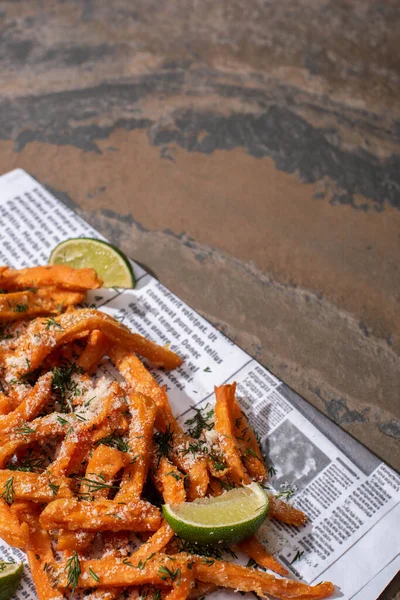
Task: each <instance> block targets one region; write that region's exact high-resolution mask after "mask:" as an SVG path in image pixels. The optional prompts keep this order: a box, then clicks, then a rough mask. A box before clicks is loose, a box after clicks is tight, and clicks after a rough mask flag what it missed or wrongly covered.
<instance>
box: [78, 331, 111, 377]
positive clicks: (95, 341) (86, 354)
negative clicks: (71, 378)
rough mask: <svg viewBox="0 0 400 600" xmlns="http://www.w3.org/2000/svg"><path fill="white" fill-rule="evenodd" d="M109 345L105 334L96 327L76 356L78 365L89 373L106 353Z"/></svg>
mask: <svg viewBox="0 0 400 600" xmlns="http://www.w3.org/2000/svg"><path fill="white" fill-rule="evenodd" d="M109 346H110V344H109V341H108V338H107V336H106V335H105V334H104V333H102V332H101V331H99V330H98V329H95V330H94V331H92V333H91V334H90V335H89V338H88V341H87V344H86V347H85V349H84V351H83V352H82V354H81V355H80V357H79V358H78V361H77V364H78V366H79V367H81V368H82V369H83V370H84V371H85V372H86V373H91V372H92V371H93V370H94V369H95V368H96V367H97V365H98V364H99V362H100V361H101V359H102V358H103V357H104V356H105V355H106V354H107V352H108V349H109Z"/></svg>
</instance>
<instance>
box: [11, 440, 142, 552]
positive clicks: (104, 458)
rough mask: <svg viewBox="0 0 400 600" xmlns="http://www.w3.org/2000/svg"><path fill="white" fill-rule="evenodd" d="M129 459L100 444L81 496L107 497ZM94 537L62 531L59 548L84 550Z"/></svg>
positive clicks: (87, 473) (81, 486) (88, 466)
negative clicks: (119, 472)
mask: <svg viewBox="0 0 400 600" xmlns="http://www.w3.org/2000/svg"><path fill="white" fill-rule="evenodd" d="M129 461H130V457H129V455H128V454H127V453H124V452H120V451H119V450H116V449H115V448H109V447H108V446H104V445H100V446H98V447H97V448H96V449H95V450H94V452H93V454H92V456H91V457H90V459H89V462H88V464H87V467H86V473H85V477H84V478H82V479H81V483H80V489H79V496H80V497H81V498H85V499H92V498H97V499H98V498H107V497H108V495H109V493H110V490H111V489H112V484H113V482H114V478H115V476H116V474H117V473H118V471H120V470H121V469H122V468H123V467H124V466H125V465H126V464H127V463H128V462H129ZM0 473H1V472H0ZM93 538H94V534H92V533H89V532H87V531H62V532H61V533H60V536H59V538H58V542H57V550H79V551H80V552H82V551H83V550H84V549H85V548H87V547H88V546H89V544H90V543H91V542H92V540H93Z"/></svg>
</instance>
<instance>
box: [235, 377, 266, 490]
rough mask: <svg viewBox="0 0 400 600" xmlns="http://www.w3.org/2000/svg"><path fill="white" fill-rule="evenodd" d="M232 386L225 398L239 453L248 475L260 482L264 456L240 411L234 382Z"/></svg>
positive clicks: (262, 477)
mask: <svg viewBox="0 0 400 600" xmlns="http://www.w3.org/2000/svg"><path fill="white" fill-rule="evenodd" d="M232 386H234V393H233V394H228V396H227V400H228V403H229V409H230V411H231V415H232V421H233V423H234V428H233V430H234V434H235V437H236V441H237V442H238V445H239V450H240V454H241V456H242V460H243V461H244V464H245V466H246V469H247V471H248V472H249V474H250V476H251V477H252V478H253V479H254V480H255V481H258V482H259V483H262V482H263V481H264V479H265V478H266V477H267V469H266V467H265V461H264V457H263V455H262V453H261V450H260V446H259V444H258V441H257V438H256V436H255V434H254V431H253V428H252V427H251V425H250V423H249V422H248V420H247V417H246V415H245V414H244V413H243V412H242V410H241V408H240V406H239V403H238V401H237V399H236V397H235V392H236V383H233V384H232Z"/></svg>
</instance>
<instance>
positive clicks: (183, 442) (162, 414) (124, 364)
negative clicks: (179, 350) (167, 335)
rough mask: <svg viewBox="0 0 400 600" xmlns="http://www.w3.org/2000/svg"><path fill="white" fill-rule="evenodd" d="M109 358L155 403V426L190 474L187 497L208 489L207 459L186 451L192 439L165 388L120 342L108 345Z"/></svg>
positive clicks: (138, 390)
mask: <svg viewBox="0 0 400 600" xmlns="http://www.w3.org/2000/svg"><path fill="white" fill-rule="evenodd" d="M110 358H111V360H112V361H113V363H114V364H115V366H116V367H117V369H118V370H119V372H120V373H121V375H122V376H123V377H124V378H125V379H126V381H127V382H128V384H129V385H130V387H131V388H132V389H133V390H135V391H136V392H140V393H142V394H144V395H146V396H149V397H150V398H151V399H152V400H153V401H154V403H155V404H156V406H157V408H158V413H157V417H156V428H157V429H158V430H159V431H161V432H164V433H165V432H169V433H171V434H172V436H171V437H172V439H171V453H170V454H171V460H172V461H173V462H174V464H175V465H176V466H177V467H178V468H179V469H181V470H182V471H183V472H184V473H185V474H186V475H188V476H189V490H188V497H189V500H194V499H195V498H201V497H203V496H204V495H205V494H206V492H207V487H208V480H209V477H208V472H207V459H206V457H205V456H202V455H201V454H198V455H196V457H194V456H193V454H192V453H190V452H186V450H187V449H188V448H189V447H190V444H191V443H193V440H192V439H191V438H190V436H188V435H186V434H185V433H184V432H183V431H182V428H181V427H180V425H179V424H178V422H177V420H176V419H175V417H174V416H173V414H172V411H171V407H170V404H169V402H168V397H167V394H166V392H165V389H164V388H161V387H160V386H159V385H158V383H157V382H156V381H155V379H154V378H153V376H152V375H151V373H149V371H148V370H147V369H146V368H145V366H144V365H143V364H142V363H141V362H140V360H139V359H138V358H137V357H136V356H135V355H134V354H131V353H128V352H126V351H124V349H123V348H122V347H121V346H118V345H117V346H114V347H113V348H112V349H111V351H110Z"/></svg>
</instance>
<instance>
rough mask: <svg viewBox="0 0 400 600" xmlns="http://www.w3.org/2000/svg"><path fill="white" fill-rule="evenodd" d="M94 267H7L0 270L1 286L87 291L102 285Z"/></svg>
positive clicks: (20, 288)
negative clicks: (54, 287)
mask: <svg viewBox="0 0 400 600" xmlns="http://www.w3.org/2000/svg"><path fill="white" fill-rule="evenodd" d="M102 283H103V282H102V280H101V279H99V277H98V276H97V273H96V271H95V270H94V269H73V268H72V267H68V266H67V265H46V266H44V267H29V268H27V269H11V268H10V267H6V268H5V269H4V270H3V271H0V288H1V289H4V290H23V289H26V288H32V287H35V288H36V287H38V288H42V287H53V286H56V287H59V288H62V289H64V290H75V291H82V292H84V291H86V290H94V289H96V288H99V287H101V285H102Z"/></svg>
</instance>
